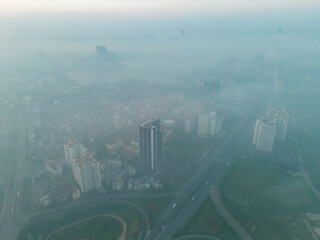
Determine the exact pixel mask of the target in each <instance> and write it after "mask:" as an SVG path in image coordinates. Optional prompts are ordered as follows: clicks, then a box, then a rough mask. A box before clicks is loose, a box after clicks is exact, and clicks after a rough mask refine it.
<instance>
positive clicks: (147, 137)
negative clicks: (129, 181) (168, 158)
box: [139, 118, 162, 171]
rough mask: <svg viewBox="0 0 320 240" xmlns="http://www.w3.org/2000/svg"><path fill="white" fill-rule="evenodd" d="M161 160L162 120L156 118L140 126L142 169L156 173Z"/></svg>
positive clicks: (140, 161)
mask: <svg viewBox="0 0 320 240" xmlns="http://www.w3.org/2000/svg"><path fill="white" fill-rule="evenodd" d="M161 159H162V134H161V131H160V119H159V118H154V119H151V120H148V121H146V122H144V123H141V124H140V125H139V163H140V166H141V167H142V168H144V169H147V170H151V171H155V170H156V169H157V166H158V163H159V162H160V161H161Z"/></svg>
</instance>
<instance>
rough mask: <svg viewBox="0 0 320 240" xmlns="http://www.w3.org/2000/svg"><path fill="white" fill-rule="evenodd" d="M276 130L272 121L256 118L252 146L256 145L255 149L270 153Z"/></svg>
mask: <svg viewBox="0 0 320 240" xmlns="http://www.w3.org/2000/svg"><path fill="white" fill-rule="evenodd" d="M276 129H277V125H276V123H275V122H274V121H270V120H268V119H265V118H258V119H257V121H256V125H255V128H254V134H253V139H252V144H254V145H256V148H257V149H259V150H261V151H265V152H271V151H272V148H273V143H274V140H275V136H276Z"/></svg>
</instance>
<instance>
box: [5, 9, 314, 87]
mask: <svg viewBox="0 0 320 240" xmlns="http://www.w3.org/2000/svg"><path fill="white" fill-rule="evenodd" d="M319 22H320V17H319V14H318V13H317V12H302V13H301V12H291V13H285V12H279V13H274V12H271V13H262V14H261V15H257V14H251V15H250V14H248V16H246V15H245V14H235V16H233V15H231V14H228V15H227V16H222V15H218V16H212V17H206V18H199V17H198V18H196V19H193V18H191V17H189V18H187V17H186V18H182V19H179V18H178V19H175V18H171V19H158V18H155V19H152V18H151V19H143V18H142V19H139V18H136V19H133V20H131V19H125V18H124V19H121V18H116V17H115V18H109V17H108V16H103V15H98V16H86V15H85V16H81V15H80V16H79V15H75V16H70V17H66V16H65V15H57V16H55V15H49V16H46V15H39V16H34V17H25V18H23V17H16V18H15V17H11V18H10V17H7V18H3V19H2V21H1V22H0V27H1V33H0V34H1V35H0V41H1V42H0V43H1V44H0V48H1V49H0V50H1V57H0V61H1V62H0V64H1V69H2V71H1V74H9V75H10V71H7V70H8V69H11V68H12V67H16V66H19V67H21V68H22V69H24V70H26V72H25V73H24V74H27V75H28V73H27V72H29V70H32V69H33V70H36V69H37V70H39V68H47V67H50V66H54V67H57V66H59V67H61V68H63V69H65V70H66V71H67V72H68V73H69V74H70V76H71V77H73V78H75V79H77V80H79V81H80V82H82V83H83V84H87V83H84V82H86V79H85V78H86V77H90V79H91V80H90V82H95V83H99V82H104V81H108V82H109V81H118V80H125V79H128V78H137V79H143V80H148V81H157V82H172V81H175V80H176V79H178V78H180V77H183V76H184V75H187V74H189V73H192V72H195V71H203V70H207V69H210V68H212V67H215V66H216V65H217V64H219V63H221V62H223V61H225V60H227V59H228V58H236V59H237V60H238V62H239V64H241V65H242V67H245V68H250V66H251V65H252V60H253V59H254V58H256V57H257V56H263V57H264V61H265V64H267V65H268V64H283V63H285V65H288V66H290V65H291V66H292V65H299V66H305V67H307V66H310V65H312V64H315V63H316V62H317V61H315V60H316V59H319V49H320V43H319V34H320V23H319ZM96 45H103V46H105V47H106V48H107V50H108V51H111V52H113V53H114V54H115V56H116V57H115V58H114V59H111V60H110V59H109V60H108V61H106V62H105V63H97V62H95V61H94V59H93V58H94V55H95V46H96ZM9 75H6V77H9ZM2 81H4V79H2Z"/></svg>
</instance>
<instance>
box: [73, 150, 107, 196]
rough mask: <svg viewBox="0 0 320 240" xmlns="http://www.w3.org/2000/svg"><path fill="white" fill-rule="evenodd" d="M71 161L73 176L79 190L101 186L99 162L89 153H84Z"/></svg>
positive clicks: (85, 190)
mask: <svg viewBox="0 0 320 240" xmlns="http://www.w3.org/2000/svg"><path fill="white" fill-rule="evenodd" d="M72 163H73V164H72V170H73V176H74V178H75V180H76V182H77V183H78V185H79V187H80V189H81V192H83V193H84V192H87V191H89V190H91V189H99V188H101V177H100V168H99V162H97V161H96V160H95V159H94V158H93V157H92V155H91V154H89V153H86V154H85V155H84V156H83V157H82V158H74V159H73V161H72Z"/></svg>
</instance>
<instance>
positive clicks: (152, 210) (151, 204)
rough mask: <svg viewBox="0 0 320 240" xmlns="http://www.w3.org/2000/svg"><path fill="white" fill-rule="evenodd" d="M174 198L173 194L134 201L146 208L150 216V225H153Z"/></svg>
mask: <svg viewBox="0 0 320 240" xmlns="http://www.w3.org/2000/svg"><path fill="white" fill-rule="evenodd" d="M172 198H173V195H172V196H169V197H160V198H158V199H157V200H148V199H144V200H135V201H134V202H135V203H137V204H138V205H139V206H140V207H141V208H143V209H144V211H145V212H146V214H147V216H148V218H149V221H150V226H151V227H152V226H153V225H154V223H155V222H156V220H157V217H158V215H159V214H160V213H161V211H162V210H163V209H164V208H165V207H166V206H167V205H168V204H169V203H170V201H171V199H172Z"/></svg>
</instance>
